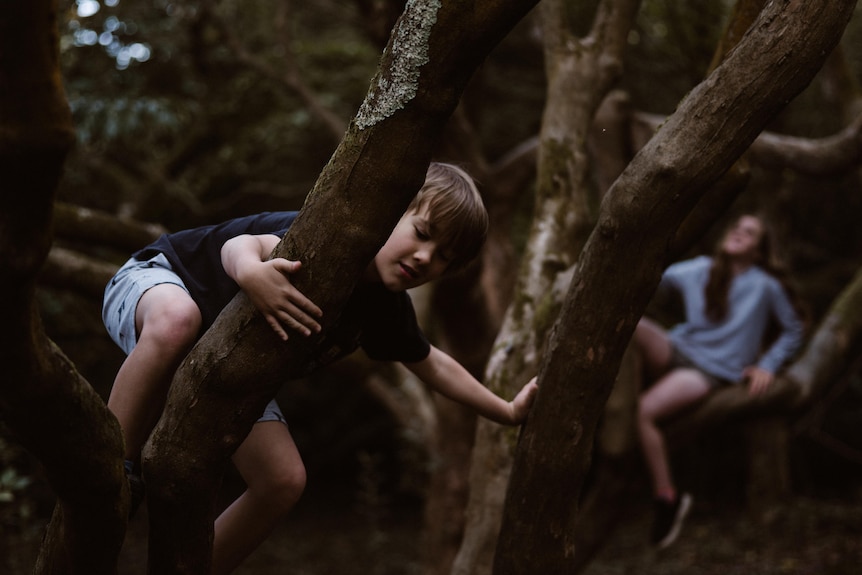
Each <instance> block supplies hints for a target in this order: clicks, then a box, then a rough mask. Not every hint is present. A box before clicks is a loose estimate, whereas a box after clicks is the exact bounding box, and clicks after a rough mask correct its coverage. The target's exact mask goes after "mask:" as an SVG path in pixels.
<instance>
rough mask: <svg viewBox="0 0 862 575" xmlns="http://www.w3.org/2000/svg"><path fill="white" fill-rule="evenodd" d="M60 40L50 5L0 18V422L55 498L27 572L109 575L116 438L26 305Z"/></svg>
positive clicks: (55, 163)
mask: <svg viewBox="0 0 862 575" xmlns="http://www.w3.org/2000/svg"><path fill="white" fill-rule="evenodd" d="M57 29H58V22H57V7H56V5H55V3H54V2H52V1H46V0H40V1H36V0H34V1H32V2H13V3H11V4H9V5H7V6H4V8H3V11H2V13H0V86H3V89H2V90H0V173H2V174H3V186H2V202H3V209H2V210H0V276H2V278H3V282H2V283H0V322H2V325H3V329H2V330H0V365H2V366H3V370H4V377H3V379H2V384H0V415H2V419H3V421H4V422H6V424H7V425H8V426H9V428H10V429H11V430H12V431H13V433H14V434H15V436H16V437H17V438H18V439H19V440H20V441H21V443H22V444H23V445H24V447H26V448H27V449H28V450H29V451H30V452H31V453H32V454H33V455H35V456H36V457H37V458H38V459H39V461H40V462H41V463H42V464H43V466H44V468H45V472H46V474H47V477H48V480H49V482H50V484H51V487H52V488H53V489H54V491H55V492H56V493H57V495H58V498H59V501H58V504H57V507H56V509H55V512H54V518H53V520H52V521H51V524H50V526H49V530H48V533H47V535H46V537H45V542H44V545H43V547H42V553H41V555H40V557H39V559H38V562H37V565H36V568H35V570H34V572H35V573H39V574H54V575H59V574H71V573H75V574H81V575H84V574H87V575H91V574H94V575H98V574H111V573H116V570H117V556H118V554H119V550H120V545H121V544H122V540H123V536H124V534H125V524H126V517H127V515H128V492H127V487H126V482H125V477H124V474H123V471H122V451H123V449H122V439H121V435H120V429H119V426H118V425H117V422H116V419H114V418H113V416H111V415H110V414H109V412H108V410H107V408H106V407H105V404H104V402H103V401H102V400H101V399H100V398H99V396H98V395H97V394H96V393H95V391H94V390H93V389H92V388H91V387H90V386H89V385H88V384H87V382H86V381H84V379H83V378H82V377H81V376H80V375H79V374H78V373H77V371H76V370H75V367H74V366H73V365H72V364H71V362H70V361H69V360H68V359H67V358H66V356H65V355H63V353H62V352H61V351H60V350H59V349H58V348H57V347H56V346H55V345H54V344H53V342H51V340H49V339H48V337H47V336H46V335H45V333H44V331H43V329H42V323H41V320H40V318H39V315H38V312H37V308H36V304H35V301H34V287H35V281H36V277H37V275H38V273H39V270H40V268H41V266H42V264H43V262H44V260H45V257H46V255H47V253H48V250H49V248H50V245H51V216H52V203H53V199H54V193H55V191H56V188H57V183H58V181H59V179H60V175H61V173H62V167H63V162H64V160H65V157H66V154H67V152H68V151H69V149H70V147H71V145H72V142H73V131H72V122H71V116H70V113H69V109H68V105H67V103H66V100H65V95H64V93H63V89H62V85H61V84H60V71H59V62H58V59H59V52H58V46H57V39H58V32H57ZM72 470H74V472H72Z"/></svg>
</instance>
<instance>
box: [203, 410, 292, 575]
mask: <svg viewBox="0 0 862 575" xmlns="http://www.w3.org/2000/svg"><path fill="white" fill-rule="evenodd" d="M233 461H234V464H235V465H236V467H237V470H238V471H239V473H240V475H242V477H243V479H244V480H245V482H246V486H247V488H246V491H245V492H244V493H243V494H242V495H240V497H239V498H238V499H237V500H236V501H234V502H233V503H232V504H231V505H230V506H229V507H228V508H227V509H225V510H224V512H223V513H222V514H221V515H220V516H219V517H218V519H216V522H215V539H214V541H213V564H212V575H226V574H227V573H230V572H231V571H233V570H234V569H235V568H236V567H237V566H238V565H239V564H240V563H242V561H243V560H244V559H245V558H246V557H248V555H250V554H251V552H252V551H254V550H255V549H256V548H257V547H258V546H259V545H260V544H261V543H262V542H263V541H264V540H265V539H266V538H267V537H268V536H269V534H270V533H271V532H272V530H273V528H275V526H276V525H277V523H278V521H279V520H280V519H281V518H282V517H284V515H285V514H286V513H287V512H288V511H290V509H291V508H292V507H293V506H294V504H295V503H296V502H297V501H298V500H299V497H300V496H301V495H302V491H303V490H304V489H305V466H304V465H303V463H302V458H301V457H300V455H299V450H297V448H296V444H295V443H294V441H293V437H291V435H290V431H289V430H288V429H287V426H286V425H284V424H283V423H281V422H279V421H264V422H259V423H255V424H254V427H253V428H252V430H251V432H250V433H249V435H248V437H246V438H245V441H243V442H242V444H241V445H240V446H239V448H238V449H237V450H236V453H234V456H233Z"/></svg>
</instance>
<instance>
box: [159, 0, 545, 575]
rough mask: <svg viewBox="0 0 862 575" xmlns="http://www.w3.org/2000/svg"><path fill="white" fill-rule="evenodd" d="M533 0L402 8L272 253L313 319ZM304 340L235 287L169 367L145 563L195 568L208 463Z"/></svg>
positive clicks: (208, 538)
mask: <svg viewBox="0 0 862 575" xmlns="http://www.w3.org/2000/svg"><path fill="white" fill-rule="evenodd" d="M533 4H534V2H533V1H532V0H530V1H520V2H510V1H506V2H503V1H484V2H475V3H467V2H446V3H443V4H441V3H436V2H428V3H426V2H413V3H410V4H408V6H407V8H406V10H405V12H404V15H403V16H402V18H401V19H400V20H399V23H398V24H397V25H396V28H395V30H394V31H393V35H392V38H391V39H390V43H389V45H388V47H387V49H386V51H385V52H384V55H383V58H382V61H381V66H380V72H379V74H378V76H377V77H376V78H375V79H374V80H373V81H372V87H371V90H370V91H369V94H368V97H367V98H366V102H365V103H364V104H363V106H362V107H361V109H360V111H359V113H358V114H357V116H356V117H355V118H354V120H353V122H352V123H351V125H350V127H349V128H348V131H347V134H346V136H345V138H344V140H343V141H342V143H341V144H340V146H339V147H338V149H337V150H336V152H335V154H334V155H333V157H332V159H331V161H330V163H329V164H328V165H327V166H326V168H325V169H324V171H323V173H322V174H321V176H320V178H319V179H318V182H317V184H316V185H315V188H314V190H312V192H311V194H310V195H309V196H308V198H307V200H306V203H305V206H304V207H303V209H302V212H301V213H300V215H299V217H298V218H297V220H296V222H295V223H294V225H293V227H292V228H291V230H290V232H289V233H288V234H287V236H285V238H284V240H283V241H282V243H281V244H280V245H279V247H278V248H276V251H275V253H276V254H277V255H282V256H286V257H289V258H291V259H301V260H302V262H303V271H302V272H301V273H300V274H298V275H297V276H296V282H295V283H296V285H297V287H298V288H299V289H300V290H302V291H303V292H304V293H305V294H306V295H308V296H309V297H310V298H311V299H312V300H314V301H315V302H316V303H317V304H318V305H319V306H320V307H321V308H322V309H323V310H324V320H323V323H324V329H326V328H327V327H329V326H330V325H332V322H333V321H334V320H335V319H336V318H337V317H338V311H339V309H340V307H341V306H342V305H343V304H344V302H345V301H346V299H347V297H348V296H349V294H350V291H351V290H352V287H353V285H354V283H355V281H356V279H357V278H359V276H360V275H361V272H362V270H363V269H364V268H365V267H366V265H367V263H368V262H369V261H370V260H371V259H372V257H373V255H374V253H375V252H376V251H377V250H378V249H379V247H380V246H381V245H383V243H384V242H385V240H386V238H387V237H388V235H389V232H390V230H391V229H392V228H393V227H394V225H395V223H396V222H397V220H398V219H399V217H400V216H401V214H402V213H403V212H404V209H405V208H406V206H407V204H408V203H409V201H410V199H411V198H412V196H413V195H414V194H415V192H416V190H418V188H419V187H420V185H421V183H422V181H423V177H424V173H425V169H426V167H427V164H428V161H429V159H430V157H431V153H432V151H433V148H434V145H435V144H436V140H437V137H438V136H439V133H440V130H441V128H442V126H443V125H445V120H446V118H447V117H448V116H449V115H450V114H451V113H452V110H454V108H455V105H456V104H457V101H458V98H459V96H460V94H461V92H462V90H463V87H464V85H465V84H466V82H467V80H468V79H469V77H470V75H471V74H472V72H473V70H474V69H475V68H476V66H477V65H478V64H479V63H480V62H481V61H482V59H483V58H484V57H485V55H486V54H487V53H488V51H489V50H490V49H491V47H493V46H494V45H495V44H496V43H497V42H498V41H499V40H500V39H501V38H502V37H503V36H504V35H505V34H506V33H507V32H508V31H509V30H510V29H511V27H512V26H513V25H514V24H515V23H516V22H517V21H518V20H520V19H521V18H522V17H523V16H524V14H525V13H526V12H527V11H528V10H529V9H530V8H532V6H533ZM315 343H316V342H315V341H311V342H309V341H303V338H291V339H290V340H289V341H288V342H287V343H282V342H280V341H279V340H278V339H277V338H276V337H275V336H274V334H272V332H271V330H270V329H269V328H268V327H267V326H266V324H265V322H263V321H262V319H261V318H260V317H259V316H258V315H257V314H256V313H255V312H254V311H253V310H252V308H251V306H250V304H249V303H248V302H247V301H246V299H245V298H244V296H242V295H239V296H237V298H235V299H234V301H233V302H232V303H231V304H230V305H229V306H228V307H227V308H226V309H225V311H224V312H223V313H222V315H221V316H220V317H219V319H218V320H217V321H216V323H215V325H214V326H213V327H212V328H211V329H210V331H209V332H208V333H207V334H205V335H204V337H203V338H202V339H201V341H200V342H199V343H198V345H197V346H196V347H195V349H194V350H193V351H192V352H191V354H190V355H189V356H188V357H187V359H186V360H185V362H184V363H183V364H182V366H181V367H180V369H179V370H178V372H177V375H176V377H175V380H174V384H173V385H172V387H171V395H170V397H169V400H168V406H167V409H166V411H165V414H164V416H163V417H162V419H161V421H160V423H159V425H158V426H157V428H156V429H155V431H154V434H153V436H152V438H151V440H150V442H149V443H148V444H147V446H146V448H145V450H144V474H145V476H146V478H147V486H148V497H149V508H150V523H151V529H150V558H149V559H150V563H149V569H150V572H151V573H154V574H159V575H167V574H170V573H206V572H207V570H208V569H209V562H210V554H211V545H212V519H213V517H212V515H213V500H214V492H215V489H216V487H217V485H218V483H219V477H220V473H219V471H220V470H222V469H223V468H224V466H225V464H226V462H227V459H228V457H229V455H230V454H231V453H232V452H233V450H234V449H235V448H236V446H237V445H238V444H239V442H240V441H241V440H242V439H243V438H244V437H245V435H246V434H247V433H248V431H249V429H250V428H251V426H252V424H253V422H254V420H255V419H256V417H257V414H259V413H260V411H261V410H262V409H263V406H264V405H265V403H266V402H267V401H268V400H269V398H271V397H272V396H273V395H274V394H275V391H276V390H277V389H278V387H279V385H281V384H282V383H283V382H284V381H285V380H287V379H289V378H290V377H291V376H292V375H295V374H297V373H299V371H300V370H301V368H302V366H303V362H304V360H305V358H306V357H308V355H309V352H310V351H311V349H312V346H314V345H315ZM250 374H254V377H249V375H250Z"/></svg>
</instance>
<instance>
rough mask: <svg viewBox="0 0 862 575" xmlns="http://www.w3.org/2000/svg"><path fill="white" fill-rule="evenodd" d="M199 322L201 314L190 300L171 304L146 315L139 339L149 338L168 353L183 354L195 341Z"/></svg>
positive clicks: (199, 326)
mask: <svg viewBox="0 0 862 575" xmlns="http://www.w3.org/2000/svg"><path fill="white" fill-rule="evenodd" d="M201 321H202V320H201V312H200V310H199V309H198V307H197V305H195V303H194V302H193V301H192V300H191V299H189V300H188V301H182V300H181V301H177V302H171V303H169V304H165V305H161V306H159V308H158V309H154V310H152V311H151V312H150V313H148V314H147V317H146V320H145V323H144V326H143V330H142V331H141V339H144V338H149V339H150V340H151V341H153V342H154V343H156V344H157V345H159V346H161V347H163V348H165V350H166V351H167V352H169V353H170V352H173V351H176V352H183V353H184V352H186V351H187V350H188V348H189V347H191V345H192V344H193V343H194V342H195V341H196V340H197V337H198V333H199V331H200V328H201Z"/></svg>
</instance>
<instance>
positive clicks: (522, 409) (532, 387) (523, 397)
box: [509, 377, 539, 425]
mask: <svg viewBox="0 0 862 575" xmlns="http://www.w3.org/2000/svg"><path fill="white" fill-rule="evenodd" d="M538 391H539V386H538V385H537V384H536V378H535V377H533V379H531V380H530V381H528V382H527V385H525V386H524V387H523V388H522V389H521V391H519V392H518V395H516V396H515V399H513V400H512V401H511V402H509V405H510V406H511V407H512V425H519V424H521V423H523V422H524V420H525V419H527V414H528V413H530V408H531V407H532V406H533V401H534V400H535V399H536V393H538Z"/></svg>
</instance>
